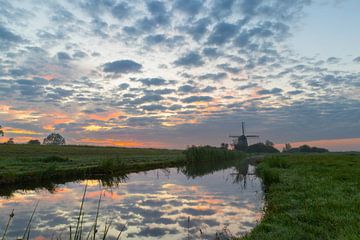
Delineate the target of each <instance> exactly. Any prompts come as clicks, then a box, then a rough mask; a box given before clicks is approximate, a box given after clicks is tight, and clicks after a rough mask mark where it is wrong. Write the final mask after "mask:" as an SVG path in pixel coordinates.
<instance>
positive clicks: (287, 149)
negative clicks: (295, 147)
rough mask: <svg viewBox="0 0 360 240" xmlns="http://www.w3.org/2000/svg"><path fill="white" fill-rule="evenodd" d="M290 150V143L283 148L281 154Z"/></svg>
mask: <svg viewBox="0 0 360 240" xmlns="http://www.w3.org/2000/svg"><path fill="white" fill-rule="evenodd" d="M291 149H292V147H291V145H290V143H286V144H285V147H284V148H283V152H289V151H290V150H291Z"/></svg>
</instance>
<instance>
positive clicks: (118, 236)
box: [116, 223, 127, 240]
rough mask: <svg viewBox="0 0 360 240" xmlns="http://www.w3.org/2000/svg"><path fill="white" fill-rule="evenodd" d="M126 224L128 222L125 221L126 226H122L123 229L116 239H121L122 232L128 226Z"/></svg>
mask: <svg viewBox="0 0 360 240" xmlns="http://www.w3.org/2000/svg"><path fill="white" fill-rule="evenodd" d="M126 224H127V223H125V224H124V226H123V227H122V228H121V231H120V233H119V235H118V236H117V238H116V240H119V239H120V237H121V234H122V232H123V231H124V229H125V227H126Z"/></svg>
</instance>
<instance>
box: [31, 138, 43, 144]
mask: <svg viewBox="0 0 360 240" xmlns="http://www.w3.org/2000/svg"><path fill="white" fill-rule="evenodd" d="M28 144H31V145H40V144H41V143H40V141H39V140H37V139H32V140H30V141H28Z"/></svg>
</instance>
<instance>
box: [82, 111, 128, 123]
mask: <svg viewBox="0 0 360 240" xmlns="http://www.w3.org/2000/svg"><path fill="white" fill-rule="evenodd" d="M121 115H124V114H123V113H122V112H118V111H116V112H106V113H101V114H88V115H87V117H88V118H90V119H93V120H99V121H109V120H110V119H112V118H117V117H119V116H121Z"/></svg>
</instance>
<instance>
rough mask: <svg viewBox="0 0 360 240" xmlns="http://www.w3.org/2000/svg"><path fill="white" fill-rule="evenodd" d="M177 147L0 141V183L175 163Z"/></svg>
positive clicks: (180, 155) (178, 153) (178, 158)
mask: <svg viewBox="0 0 360 240" xmlns="http://www.w3.org/2000/svg"><path fill="white" fill-rule="evenodd" d="M184 159H185V157H184V155H183V153H182V151H180V150H166V149H141V148H117V147H93V146H70V145H67V146H49V145H48V146H44V145H20V144H19V145H18V144H16V145H0V185H1V186H7V187H9V185H17V184H20V185H26V184H29V183H31V184H33V185H36V184H38V183H40V182H43V181H46V180H54V179H63V180H66V179H76V178H78V179H81V178H84V177H89V176H95V175H104V174H106V175H112V174H117V173H119V172H122V173H126V172H131V171H141V170H147V169H151V168H157V167H165V166H166V167H168V166H174V165H176V164H179V163H181V162H183V161H184Z"/></svg>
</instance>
